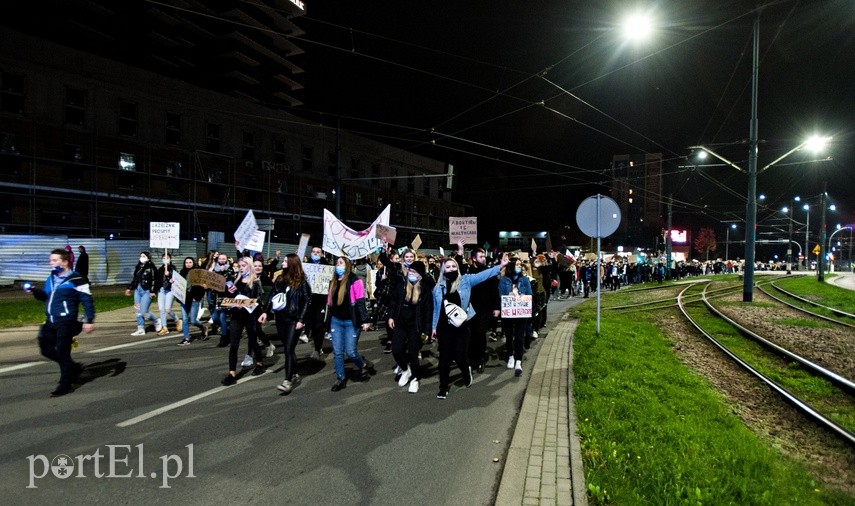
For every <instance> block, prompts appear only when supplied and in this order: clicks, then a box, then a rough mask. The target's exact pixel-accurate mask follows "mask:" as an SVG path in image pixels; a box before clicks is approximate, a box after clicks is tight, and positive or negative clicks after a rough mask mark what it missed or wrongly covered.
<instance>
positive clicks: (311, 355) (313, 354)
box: [309, 350, 321, 360]
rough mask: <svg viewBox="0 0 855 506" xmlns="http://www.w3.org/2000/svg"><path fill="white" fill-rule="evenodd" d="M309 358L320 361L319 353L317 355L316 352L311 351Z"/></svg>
mask: <svg viewBox="0 0 855 506" xmlns="http://www.w3.org/2000/svg"><path fill="white" fill-rule="evenodd" d="M309 358H310V359H311V360H320V359H321V355H320V353H318V350H312V353H309Z"/></svg>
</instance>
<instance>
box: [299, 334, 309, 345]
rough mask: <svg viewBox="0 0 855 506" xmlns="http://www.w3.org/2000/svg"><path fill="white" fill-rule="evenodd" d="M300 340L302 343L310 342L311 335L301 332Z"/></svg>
mask: <svg viewBox="0 0 855 506" xmlns="http://www.w3.org/2000/svg"><path fill="white" fill-rule="evenodd" d="M300 342H301V343H308V342H309V336H307V335H306V334H300Z"/></svg>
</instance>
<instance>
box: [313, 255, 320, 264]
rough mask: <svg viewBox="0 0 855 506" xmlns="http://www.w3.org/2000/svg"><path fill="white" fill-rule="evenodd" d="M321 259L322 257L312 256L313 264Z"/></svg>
mask: <svg viewBox="0 0 855 506" xmlns="http://www.w3.org/2000/svg"><path fill="white" fill-rule="evenodd" d="M320 259H321V257H320V255H315V254H314V253H313V254H312V262H317V261H318V260H320Z"/></svg>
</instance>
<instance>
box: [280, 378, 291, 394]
mask: <svg viewBox="0 0 855 506" xmlns="http://www.w3.org/2000/svg"><path fill="white" fill-rule="evenodd" d="M293 388H294V385H293V384H292V383H291V382H290V381H288V380H285V381H283V382H282V384H281V385H278V386H277V387H276V389H277V390H279V391H280V392H284V393H286V394H290V393H291V390H292V389H293Z"/></svg>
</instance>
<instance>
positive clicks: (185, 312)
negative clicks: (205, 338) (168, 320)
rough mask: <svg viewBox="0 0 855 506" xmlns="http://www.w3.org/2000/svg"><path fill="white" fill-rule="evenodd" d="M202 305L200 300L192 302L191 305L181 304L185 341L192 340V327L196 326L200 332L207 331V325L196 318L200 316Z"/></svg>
mask: <svg viewBox="0 0 855 506" xmlns="http://www.w3.org/2000/svg"><path fill="white" fill-rule="evenodd" d="M200 304H201V301H198V300H191V301H190V304H181V320H183V321H184V339H190V325H195V326H196V328H198V329H199V330H202V331H204V330H205V325H203V324H202V322H200V321H199V320H198V319H197V318H196V317H197V316H198V315H199V305H200Z"/></svg>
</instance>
